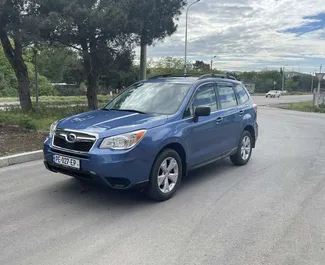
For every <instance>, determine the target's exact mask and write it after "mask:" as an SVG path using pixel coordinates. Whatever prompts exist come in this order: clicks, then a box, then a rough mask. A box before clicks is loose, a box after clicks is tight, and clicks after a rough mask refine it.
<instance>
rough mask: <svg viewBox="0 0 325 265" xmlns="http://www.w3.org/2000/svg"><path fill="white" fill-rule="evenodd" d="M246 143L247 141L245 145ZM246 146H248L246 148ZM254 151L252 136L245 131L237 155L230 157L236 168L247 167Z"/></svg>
mask: <svg viewBox="0 0 325 265" xmlns="http://www.w3.org/2000/svg"><path fill="white" fill-rule="evenodd" d="M247 140H249V146H248V142H247ZM244 141H245V143H244ZM244 146H246V148H245V147H244ZM243 148H244V149H243ZM252 150H253V138H252V135H251V134H250V132H248V131H244V132H243V133H242V135H241V137H240V141H239V144H238V148H237V152H236V154H234V155H232V156H230V160H231V162H232V163H233V164H234V165H235V166H244V165H246V164H247V163H248V162H249V160H250V158H251V156H252Z"/></svg>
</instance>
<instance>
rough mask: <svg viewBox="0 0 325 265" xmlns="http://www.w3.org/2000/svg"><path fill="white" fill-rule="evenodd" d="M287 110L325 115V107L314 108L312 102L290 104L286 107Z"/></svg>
mask: <svg viewBox="0 0 325 265" xmlns="http://www.w3.org/2000/svg"><path fill="white" fill-rule="evenodd" d="M285 109H288V110H296V111H303V112H316V113H325V106H324V105H322V106H320V107H319V108H317V107H315V106H313V102H311V101H306V102H296V103H289V104H287V105H286V106H285Z"/></svg>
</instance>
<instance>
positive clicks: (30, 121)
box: [0, 104, 88, 131]
mask: <svg viewBox="0 0 325 265" xmlns="http://www.w3.org/2000/svg"><path fill="white" fill-rule="evenodd" d="M86 111H88V108H87V107H84V106H76V107H71V106H64V105H62V106H60V107H48V106H47V104H41V105H40V106H39V107H38V108H34V109H33V110H32V111H30V112H28V113H26V114H24V113H22V112H21V109H20V108H18V107H10V108H8V109H7V110H6V111H0V123H3V124H7V125H18V126H20V127H22V128H25V129H30V130H46V131H47V130H48V129H49V127H50V125H51V123H52V122H54V121H56V120H60V119H63V118H65V117H69V116H72V115H75V114H79V113H82V112H86Z"/></svg>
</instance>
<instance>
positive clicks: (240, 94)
mask: <svg viewBox="0 0 325 265" xmlns="http://www.w3.org/2000/svg"><path fill="white" fill-rule="evenodd" d="M235 91H236V95H237V98H238V101H239V104H245V103H246V102H247V101H248V100H249V96H248V94H247V92H246V90H245V88H243V87H242V86H241V85H238V86H236V87H235Z"/></svg>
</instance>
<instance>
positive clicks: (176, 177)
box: [146, 149, 183, 201]
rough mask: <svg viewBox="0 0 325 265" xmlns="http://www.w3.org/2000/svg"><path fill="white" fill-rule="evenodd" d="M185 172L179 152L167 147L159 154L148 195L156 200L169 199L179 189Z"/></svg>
mask: <svg viewBox="0 0 325 265" xmlns="http://www.w3.org/2000/svg"><path fill="white" fill-rule="evenodd" d="M182 174H183V168H182V160H181V158H180V156H179V155H178V153H177V152H176V151H174V150H172V149H166V150H165V151H163V152H162V153H160V154H159V155H158V157H157V158H156V161H155V162H154V165H153V167H152V170H151V175H150V181H149V185H148V187H147V191H146V193H147V195H148V196H149V197H150V198H151V199H153V200H155V201H166V200H169V199H170V198H171V197H172V196H173V195H174V194H175V192H176V190H177V189H178V187H179V185H180V182H181V178H182Z"/></svg>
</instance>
